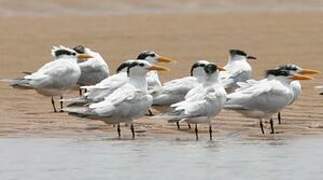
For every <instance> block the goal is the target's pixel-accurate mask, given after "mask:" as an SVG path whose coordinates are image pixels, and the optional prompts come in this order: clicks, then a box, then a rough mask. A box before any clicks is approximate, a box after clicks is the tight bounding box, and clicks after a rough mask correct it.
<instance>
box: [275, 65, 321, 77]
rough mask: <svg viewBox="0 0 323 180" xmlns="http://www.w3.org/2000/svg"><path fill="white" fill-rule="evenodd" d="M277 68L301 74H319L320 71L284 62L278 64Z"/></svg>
mask: <svg viewBox="0 0 323 180" xmlns="http://www.w3.org/2000/svg"><path fill="white" fill-rule="evenodd" d="M277 69H281V70H286V71H290V72H291V73H293V74H296V73H298V74H303V75H312V74H319V73H320V71H317V70H313V69H304V68H301V67H300V66H297V65H296V64H284V65H281V66H279V67H278V68H277Z"/></svg>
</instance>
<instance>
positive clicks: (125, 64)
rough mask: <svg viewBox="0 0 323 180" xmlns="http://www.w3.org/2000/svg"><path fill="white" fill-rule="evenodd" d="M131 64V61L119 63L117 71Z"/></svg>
mask: <svg viewBox="0 0 323 180" xmlns="http://www.w3.org/2000/svg"><path fill="white" fill-rule="evenodd" d="M130 65H131V62H124V63H122V64H120V65H119V67H118V68H117V73H119V72H120V71H122V70H123V69H125V68H128V67H129V66H130Z"/></svg>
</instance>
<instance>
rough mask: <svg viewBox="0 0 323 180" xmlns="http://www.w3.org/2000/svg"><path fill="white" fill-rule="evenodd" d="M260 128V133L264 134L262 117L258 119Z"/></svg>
mask: <svg viewBox="0 0 323 180" xmlns="http://www.w3.org/2000/svg"><path fill="white" fill-rule="evenodd" d="M260 129H261V133H262V134H265V130H264V125H263V124H262V119H261V120H260Z"/></svg>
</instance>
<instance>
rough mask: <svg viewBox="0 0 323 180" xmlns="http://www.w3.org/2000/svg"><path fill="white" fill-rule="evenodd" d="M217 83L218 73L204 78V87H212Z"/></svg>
mask: <svg viewBox="0 0 323 180" xmlns="http://www.w3.org/2000/svg"><path fill="white" fill-rule="evenodd" d="M216 83H219V75H218V73H214V74H212V75H210V76H208V77H207V78H206V81H205V83H204V84H205V85H213V84H216Z"/></svg>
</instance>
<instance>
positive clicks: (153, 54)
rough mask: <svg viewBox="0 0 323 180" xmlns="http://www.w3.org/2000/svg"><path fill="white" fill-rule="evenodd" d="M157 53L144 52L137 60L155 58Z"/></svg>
mask: <svg viewBox="0 0 323 180" xmlns="http://www.w3.org/2000/svg"><path fill="white" fill-rule="evenodd" d="M155 56H156V53H154V52H153V51H144V52H142V53H140V54H139V55H138V56H137V59H146V58H147V57H155Z"/></svg>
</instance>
